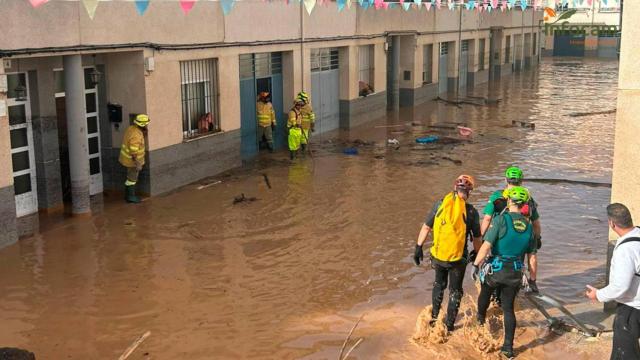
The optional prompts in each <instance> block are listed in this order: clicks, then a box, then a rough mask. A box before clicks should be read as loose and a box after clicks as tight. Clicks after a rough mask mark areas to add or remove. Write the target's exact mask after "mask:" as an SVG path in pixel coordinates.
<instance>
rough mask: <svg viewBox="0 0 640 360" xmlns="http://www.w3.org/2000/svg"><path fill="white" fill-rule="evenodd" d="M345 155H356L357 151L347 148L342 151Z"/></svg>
mask: <svg viewBox="0 0 640 360" xmlns="http://www.w3.org/2000/svg"><path fill="white" fill-rule="evenodd" d="M342 152H343V153H344V154H345V155H358V149H357V148H354V147H348V148H345V149H344V150H342Z"/></svg>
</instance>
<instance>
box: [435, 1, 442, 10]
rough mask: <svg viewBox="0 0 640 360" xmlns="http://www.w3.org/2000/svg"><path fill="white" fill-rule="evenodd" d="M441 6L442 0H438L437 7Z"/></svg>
mask: <svg viewBox="0 0 640 360" xmlns="http://www.w3.org/2000/svg"><path fill="white" fill-rule="evenodd" d="M441 6H442V0H436V8H437V9H438V10H440V7H441Z"/></svg>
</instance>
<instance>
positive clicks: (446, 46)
mask: <svg viewBox="0 0 640 360" xmlns="http://www.w3.org/2000/svg"><path fill="white" fill-rule="evenodd" d="M448 53H449V43H446V42H443V43H440V55H447V54H448Z"/></svg>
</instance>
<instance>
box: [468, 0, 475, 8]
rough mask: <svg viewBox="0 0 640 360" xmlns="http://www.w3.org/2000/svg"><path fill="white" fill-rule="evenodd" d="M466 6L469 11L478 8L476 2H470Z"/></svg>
mask: <svg viewBox="0 0 640 360" xmlns="http://www.w3.org/2000/svg"><path fill="white" fill-rule="evenodd" d="M466 6H467V10H472V9H473V8H475V7H476V0H469V2H468V3H467V5H466Z"/></svg>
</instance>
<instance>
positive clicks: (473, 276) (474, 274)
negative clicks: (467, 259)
mask: <svg viewBox="0 0 640 360" xmlns="http://www.w3.org/2000/svg"><path fill="white" fill-rule="evenodd" d="M479 274H480V268H479V267H478V265H476V264H473V270H472V271H471V279H473V281H478V280H479V279H480V276H479Z"/></svg>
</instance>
